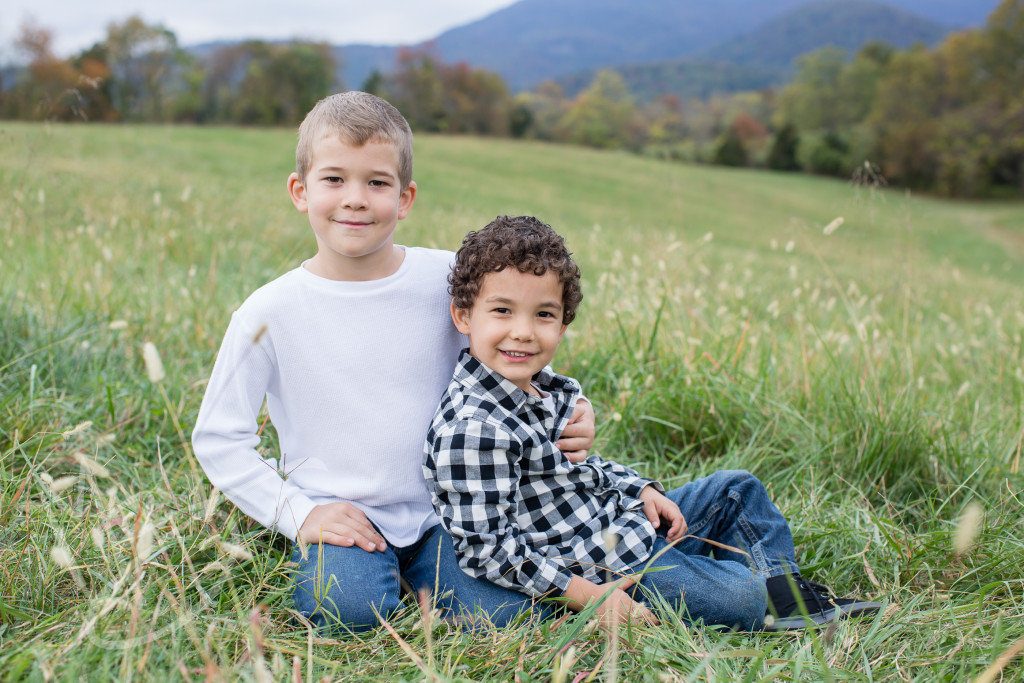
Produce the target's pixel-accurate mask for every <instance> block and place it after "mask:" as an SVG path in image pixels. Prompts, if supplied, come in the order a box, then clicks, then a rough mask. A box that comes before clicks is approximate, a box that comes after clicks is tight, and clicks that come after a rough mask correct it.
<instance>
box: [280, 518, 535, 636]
mask: <svg viewBox="0 0 1024 683" xmlns="http://www.w3.org/2000/svg"><path fill="white" fill-rule="evenodd" d="M306 550H307V559H305V560H304V559H302V553H301V551H300V550H299V548H298V547H297V546H296V548H295V550H294V552H293V553H292V561H293V562H295V563H296V564H297V565H298V567H297V568H296V570H295V574H294V581H295V587H294V589H293V593H292V598H293V599H294V601H295V607H296V609H297V610H298V611H299V613H300V614H302V616H304V617H305V618H307V619H309V620H310V621H311V622H312V623H313V624H314V625H315V626H317V627H318V629H320V630H324V631H328V632H333V633H338V634H340V633H345V632H347V631H353V632H358V631H367V630H369V629H372V628H374V627H376V626H378V625H379V624H380V621H379V619H378V618H377V614H380V616H381V617H383V618H384V619H388V618H390V617H391V615H392V614H393V613H394V612H395V611H397V610H398V609H399V608H400V607H401V592H402V589H401V584H400V581H399V577H401V578H402V579H405V581H406V583H407V584H408V585H409V587H411V588H412V589H413V590H414V591H418V590H420V589H421V588H426V589H428V590H429V591H430V593H431V595H432V596H433V601H434V605H435V606H436V607H437V608H439V609H440V610H441V611H442V614H443V615H444V616H451V617H461V618H466V619H470V620H472V617H474V616H479V613H480V612H483V613H485V614H486V615H487V617H488V623H491V624H494V625H495V626H505V625H507V624H508V623H510V622H511V621H512V620H513V619H515V618H516V617H517V616H518V615H519V614H520V613H522V612H526V611H529V610H530V609H531V608H533V607H534V604H533V601H532V600H531V599H530V598H529V597H528V596H526V595H524V594H522V593H518V592H516V591H512V590H508V589H506V588H502V587H501V586H497V585H495V584H493V583H491V582H489V581H487V580H485V579H474V578H472V577H470V576H469V575H468V574H466V573H465V572H463V571H462V569H461V568H460V567H459V563H458V560H457V559H456V557H455V547H454V545H453V544H452V539H451V537H450V536H449V535H448V534H447V533H446V532H445V531H444V530H443V529H442V528H441V526H440V525H438V526H435V527H433V528H431V529H429V530H428V531H427V532H426V533H425V534H423V537H422V538H421V539H420V540H418V541H417V542H416V543H413V544H412V545H410V546H407V547H404V548H397V547H394V546H392V545H390V544H389V545H388V547H387V549H386V550H384V551H383V552H372V553H371V552H367V551H365V550H363V549H362V548H357V547H352V548H343V547H341V546H336V545H328V544H326V543H325V544H322V545H311V546H308V547H307V549H306ZM374 610H376V613H375V612H374ZM546 612H547V608H545V607H543V606H541V607H540V609H539V611H538V614H540V615H542V616H543V615H544V614H546Z"/></svg>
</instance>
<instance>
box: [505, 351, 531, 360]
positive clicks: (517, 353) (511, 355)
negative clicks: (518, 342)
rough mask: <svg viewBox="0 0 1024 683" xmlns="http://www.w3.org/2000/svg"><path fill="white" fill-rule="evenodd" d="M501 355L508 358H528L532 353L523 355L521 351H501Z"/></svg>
mask: <svg viewBox="0 0 1024 683" xmlns="http://www.w3.org/2000/svg"><path fill="white" fill-rule="evenodd" d="M502 353H503V354H505V355H506V356H508V357H509V358H529V357H530V356H532V355H533V354H532V353H525V352H523V351H502Z"/></svg>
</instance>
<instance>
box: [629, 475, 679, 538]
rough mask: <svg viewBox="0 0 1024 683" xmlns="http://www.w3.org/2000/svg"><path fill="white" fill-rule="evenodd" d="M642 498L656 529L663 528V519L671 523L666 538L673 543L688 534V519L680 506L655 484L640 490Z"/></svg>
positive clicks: (648, 516) (645, 511)
mask: <svg viewBox="0 0 1024 683" xmlns="http://www.w3.org/2000/svg"><path fill="white" fill-rule="evenodd" d="M640 500H642V501H643V502H644V514H645V515H647V519H649V520H651V524H653V525H654V528H655V529H660V528H661V522H662V520H664V521H666V522H668V523H669V524H670V525H671V526H670V527H669V529H668V533H666V534H665V540H667V541H668V542H669V543H672V542H673V541H678V540H679V539H680V538H682V537H683V536H685V535H686V519H685V518H684V517H683V513H682V512H680V511H679V506H678V505H676V504H675V503H673V502H672V501H671V500H669V499H668V498H666V497H665V496H664V494H662V493H659V492H658V490H657V489H655V488H654V486H652V485H650V484H648V485H647V486H645V487H644V489H643V491H641V492H640Z"/></svg>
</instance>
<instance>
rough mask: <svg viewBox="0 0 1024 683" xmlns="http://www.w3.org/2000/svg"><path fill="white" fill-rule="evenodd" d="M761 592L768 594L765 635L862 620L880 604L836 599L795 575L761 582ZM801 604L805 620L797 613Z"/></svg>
mask: <svg viewBox="0 0 1024 683" xmlns="http://www.w3.org/2000/svg"><path fill="white" fill-rule="evenodd" d="M791 581H792V583H793V585H792V586H791V585H790V582H791ZM765 588H767V590H768V615H767V616H766V617H765V624H764V630H765V631H791V630H793V629H800V628H806V627H808V626H813V625H817V626H821V625H824V624H827V623H829V622H830V621H835V620H836V619H839V618H841V617H866V616H868V615H871V614H875V613H876V612H878V610H880V609H882V603H880V602H872V601H870V600H858V599H857V598H837V597H836V596H834V595H832V591H830V590H829V589H828V588H826V587H825V586H822V585H821V584H820V583H815V582H814V581H809V580H807V579H805V578H804V577H802V576H800V575H799V574H792V575H783V576H773V577H772V578H770V579H768V580H767V581H766V582H765ZM794 590H795V592H794ZM801 603H803V605H804V608H805V609H806V611H807V616H804V613H803V611H802V610H801V609H800V604H801Z"/></svg>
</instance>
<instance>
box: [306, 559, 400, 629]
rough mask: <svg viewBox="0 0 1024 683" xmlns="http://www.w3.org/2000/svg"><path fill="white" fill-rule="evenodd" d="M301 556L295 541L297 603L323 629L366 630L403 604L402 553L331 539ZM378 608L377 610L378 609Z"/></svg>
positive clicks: (373, 626) (307, 616)
mask: <svg viewBox="0 0 1024 683" xmlns="http://www.w3.org/2000/svg"><path fill="white" fill-rule="evenodd" d="M306 551H307V557H306V559H303V557H302V553H301V551H300V549H299V547H298V546H297V545H296V547H295V550H294V551H293V552H292V562H294V563H295V564H296V565H297V567H296V569H295V573H294V575H293V581H294V584H295V586H294V588H293V590H292V599H293V600H294V602H295V608H296V609H297V610H298V611H299V613H300V614H301V615H302V616H304V617H305V618H307V619H309V620H310V621H311V622H313V624H314V625H315V626H317V628H318V629H319V630H322V631H325V632H328V633H332V634H339V635H340V634H343V633H346V632H350V631H351V632H359V631H368V630H370V629H372V628H375V627H376V626H378V625H379V624H380V620H379V619H378V617H377V614H380V615H381V616H382V617H384V618H387V617H388V616H389V615H391V614H392V613H393V612H394V611H395V610H397V609H398V607H399V606H400V603H401V588H400V584H399V581H398V576H399V574H398V572H399V567H398V557H397V555H396V554H395V552H394V550H393V549H392V548H390V547H388V548H387V549H386V550H384V551H383V552H379V551H378V552H372V553H371V552H367V551H365V550H363V549H362V548H358V547H351V548H345V547H341V546H337V545H329V544H327V543H324V544H318V545H310V546H307V548H306ZM374 610H376V612H375V611H374Z"/></svg>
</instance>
